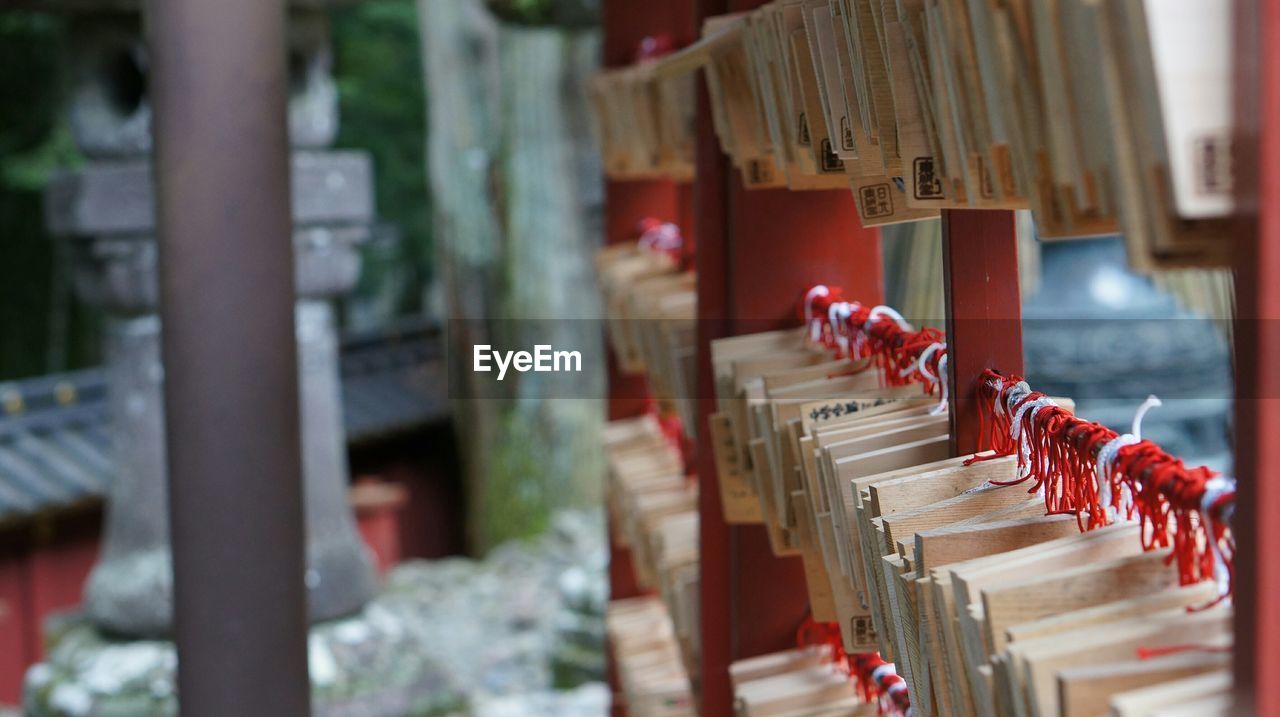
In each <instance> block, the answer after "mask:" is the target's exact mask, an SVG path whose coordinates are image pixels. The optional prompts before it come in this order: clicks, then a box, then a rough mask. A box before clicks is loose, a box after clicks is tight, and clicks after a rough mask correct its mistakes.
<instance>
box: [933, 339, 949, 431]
mask: <svg viewBox="0 0 1280 717" xmlns="http://www.w3.org/2000/svg"><path fill="white" fill-rule="evenodd" d="M943 350H944V351H945V350H946V344H943ZM938 383H939V384H941V385H942V399H941V400H940V401H938V405H936V406H934V407H933V408H930V409H929V415H930V416H938V415H941V414H943V413H946V412H947V410H948V406H949V405H950V404H948V403H947V384H948V383H949V381H948V380H947V354H945V353H944V354H942V358H940V359H938Z"/></svg>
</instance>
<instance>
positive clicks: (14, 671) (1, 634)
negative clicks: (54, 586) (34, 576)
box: [0, 533, 39, 706]
mask: <svg viewBox="0 0 1280 717" xmlns="http://www.w3.org/2000/svg"><path fill="white" fill-rule="evenodd" d="M29 556H30V545H29V544H28V541H26V540H24V539H22V538H18V537H15V536H14V535H13V534H12V533H8V534H5V535H3V536H0V705H6V706H17V705H19V704H21V703H22V679H23V675H25V674H26V672H27V667H29V666H30V665H31V663H33V662H35V661H36V659H37V658H36V654H37V650H38V648H39V644H38V643H39V636H38V635H37V632H38V631H37V629H36V619H35V616H34V614H33V613H32V609H31V596H30V582H31V578H30V565H29Z"/></svg>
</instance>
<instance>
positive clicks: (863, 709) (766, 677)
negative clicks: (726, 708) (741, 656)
mask: <svg viewBox="0 0 1280 717" xmlns="http://www.w3.org/2000/svg"><path fill="white" fill-rule="evenodd" d="M729 680H730V683H731V684H732V686H733V694H734V701H735V704H736V709H737V717H872V716H873V715H876V714H877V710H876V706H875V705H873V704H868V703H866V702H863V701H862V700H861V699H860V698H859V696H858V695H857V694H856V691H855V689H854V683H853V682H852V681H851V680H850V679H849V675H848V674H846V673H845V672H843V671H842V670H840V669H838V668H837V666H836V665H835V664H834V663H833V662H832V655H831V650H830V648H829V647H826V646H815V647H806V648H801V649H796V650H786V651H784V652H777V653H773V654H769V655H762V656H760V657H752V658H750V659H746V660H739V661H737V662H735V663H733V664H732V665H730V666H729Z"/></svg>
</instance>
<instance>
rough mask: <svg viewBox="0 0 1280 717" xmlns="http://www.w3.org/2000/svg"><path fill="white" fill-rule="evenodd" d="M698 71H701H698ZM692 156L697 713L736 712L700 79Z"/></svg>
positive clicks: (722, 303)
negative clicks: (714, 430) (717, 452)
mask: <svg viewBox="0 0 1280 717" xmlns="http://www.w3.org/2000/svg"><path fill="white" fill-rule="evenodd" d="M726 10H727V7H726V4H725V0H700V1H699V2H698V22H699V23H701V21H702V20H703V19H705V18H707V17H711V16H713V15H719V14H723V13H724V12H725V11H726ZM699 74H700V75H701V73H699ZM697 101H698V106H697V157H696V160H695V161H696V177H695V179H694V191H693V196H694V201H695V206H696V212H695V219H694V222H695V224H694V226H695V228H696V233H697V237H698V243H697V251H696V253H695V254H694V257H693V259H694V269H695V270H696V271H697V273H698V327H697V343H696V347H697V371H698V376H697V395H698V428H699V430H698V445H697V451H696V460H697V474H698V533H699V535H698V545H699V551H700V552H699V554H700V556H701V557H700V562H699V571H700V575H699V580H700V583H699V591H700V594H699V596H698V598H699V602H698V610H699V618H698V619H699V621H700V630H701V634H700V635H699V641H700V655H701V658H702V665H701V668H702V674H701V675H698V676H697V678H698V687H699V689H698V693H697V697H698V700H699V710H698V713H699V714H702V715H706V716H707V717H710V716H711V715H730V714H733V694H732V690H731V689H730V687H729V670H728V666H729V663H730V662H731V661H732V660H733V656H732V643H733V621H732V615H731V611H730V607H729V606H730V604H731V596H732V591H731V585H730V582H731V579H732V576H733V571H732V569H731V568H730V564H729V554H730V537H729V533H730V531H729V526H728V525H727V524H726V523H725V522H724V510H723V508H722V506H721V502H720V489H719V486H718V485H717V484H716V464H715V456H714V453H713V451H712V446H711V436H710V435H709V434H710V431H709V430H707V428H706V426H707V425H708V423H707V417H708V416H710V415H711V414H712V413H714V412H715V410H716V399H715V376H714V374H713V372H712V369H711V342H712V341H713V340H715V339H718V338H722V337H724V336H727V335H728V334H729V326H728V320H727V317H728V315H729V312H728V306H729V277H728V276H727V273H726V271H725V267H726V266H727V265H728V245H729V241H728V226H729V225H728V211H727V207H728V193H729V186H728V183H729V171H730V170H729V163H728V160H727V159H726V158H725V156H724V154H723V153H722V152H721V151H720V143H719V141H718V140H717V139H716V134H715V129H714V127H713V126H712V121H711V100H710V96H709V95H708V93H707V87H706V83H705V82H703V80H702V78H701V76H700V77H699V79H698V89H697Z"/></svg>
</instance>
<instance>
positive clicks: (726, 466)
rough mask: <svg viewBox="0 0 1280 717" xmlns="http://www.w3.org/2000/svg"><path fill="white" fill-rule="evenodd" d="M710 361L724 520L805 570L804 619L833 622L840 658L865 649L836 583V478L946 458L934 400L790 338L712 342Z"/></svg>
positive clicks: (854, 608)
mask: <svg viewBox="0 0 1280 717" xmlns="http://www.w3.org/2000/svg"><path fill="white" fill-rule="evenodd" d="M711 353H712V365H713V369H714V371H715V375H716V384H717V392H718V397H719V407H720V411H719V412H718V413H716V414H714V415H713V416H712V417H711V420H710V423H711V435H712V440H713V443H714V445H715V450H716V459H717V460H716V467H717V478H718V480H719V484H720V489H721V493H722V496H723V501H722V502H723V505H724V509H725V518H726V520H727V521H729V522H734V523H749V522H757V523H764V525H765V526H766V528H767V529H768V534H769V536H770V540H771V545H772V548H773V550H774V552H775V553H776V554H778V555H799V556H801V557H802V558H803V559H804V564H805V575H806V580H807V587H808V590H809V598H810V603H811V607H812V610H813V613H814V616H815V617H816V618H817V619H818V620H820V621H834V620H840V621H841V624H842V626H844V627H845V628H846V630H845V637H846V646H847V647H848V649H849V650H850V651H853V652H862V651H868V650H874V649H875V648H876V642H875V638H874V634H875V633H874V630H873V629H872V623H871V622H870V617H869V613H868V612H867V611H866V610H865V608H863V607H862V605H861V601H860V600H858V599H857V596H856V593H855V592H853V589H852V585H851V583H849V580H848V579H847V576H848V575H850V574H851V572H850V566H851V565H852V563H850V556H851V555H852V553H851V551H850V550H849V549H847V547H846V545H847V542H848V541H847V539H846V537H845V536H846V535H847V528H846V526H847V525H848V524H849V523H848V522H847V521H846V520H845V510H844V508H843V506H845V504H846V502H847V501H848V496H847V493H848V491H847V478H848V477H849V476H852V475H854V473H851V472H849V471H851V470H854V468H856V469H857V470H859V471H862V473H861V474H869V473H867V471H868V470H871V468H874V469H875V470H871V472H873V473H874V472H878V471H880V470H888V469H889V468H897V467H903V466H909V465H916V464H919V463H925V462H928V461H931V460H937V459H941V458H943V457H945V456H946V455H947V451H948V442H949V438H948V434H947V431H948V428H947V425H946V417H945V416H934V415H930V411H931V410H934V409H935V407H936V406H937V404H938V400H937V399H936V398H931V397H929V396H926V395H924V393H923V391H922V390H921V387H920V386H919V385H911V386H903V387H893V388H887V387H884V386H883V385H882V382H881V377H880V376H879V374H878V373H877V371H876V370H874V369H873V368H872V366H871V363H870V362H869V361H867V360H862V361H849V360H847V359H839V360H832V359H831V357H830V355H829V354H828V353H826V352H825V351H823V350H819V349H816V348H814V347H812V346H810V345H809V344H807V343H806V341H805V334H804V333H803V331H799V330H786V331H775V332H768V333H762V334H753V335H748V336H738V337H733V338H728V339H723V340H719V341H715V342H713V344H712V348H711ZM836 444H838V445H836ZM863 454H866V458H865V460H864V461H862V462H860V463H859V462H857V461H858V459H859V458H861V457H863ZM846 464H848V465H850V466H853V468H848V469H846V468H845V465H846ZM841 481H843V486H844V491H843V493H842V492H841V485H842V483H841Z"/></svg>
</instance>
